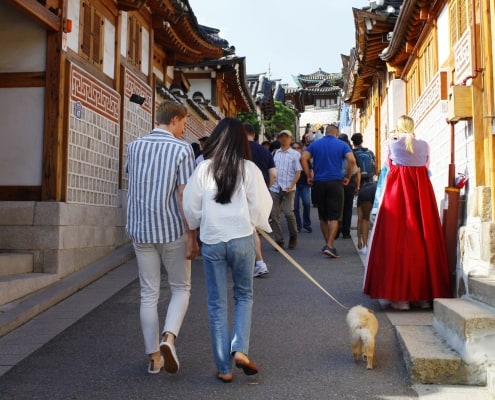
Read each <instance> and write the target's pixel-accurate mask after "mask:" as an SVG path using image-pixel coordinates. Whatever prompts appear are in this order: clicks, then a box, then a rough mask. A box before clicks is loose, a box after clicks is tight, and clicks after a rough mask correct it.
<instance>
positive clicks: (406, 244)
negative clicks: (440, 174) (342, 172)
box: [364, 115, 452, 310]
mask: <svg viewBox="0 0 495 400" xmlns="http://www.w3.org/2000/svg"><path fill="white" fill-rule="evenodd" d="M397 132H398V136H397V137H396V138H394V139H392V140H390V141H389V143H388V154H387V161H386V163H387V164H388V165H387V166H388V168H389V172H388V175H387V178H386V183H385V188H384V192H383V199H382V201H381V204H380V207H379V209H378V214H377V217H376V221H375V224H374V227H373V232H372V237H371V249H370V253H369V257H368V264H367V269H366V274H365V281H364V293H366V294H368V295H369V296H370V297H372V298H375V299H381V300H388V301H389V302H391V304H390V305H391V307H393V308H395V309H401V310H408V309H409V307H410V303H417V304H418V305H419V306H420V307H421V308H429V307H431V301H432V300H433V299H434V298H440V297H451V296H452V290H451V280H450V273H449V267H448V263H447V253H446V248H445V239H444V235H443V230H442V226H441V223H440V217H439V214H438V209H437V203H436V199H435V194H434V192H433V187H432V185H431V182H430V178H429V175H428V167H429V158H430V149H429V145H428V143H426V142H425V141H424V140H418V139H415V137H414V121H413V120H412V119H411V118H410V117H408V116H406V115H403V116H402V117H400V118H399V120H398V122H397Z"/></svg>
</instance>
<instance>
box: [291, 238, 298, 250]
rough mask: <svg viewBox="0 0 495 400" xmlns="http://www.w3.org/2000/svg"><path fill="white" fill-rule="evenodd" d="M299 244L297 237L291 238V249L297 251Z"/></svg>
mask: <svg viewBox="0 0 495 400" xmlns="http://www.w3.org/2000/svg"><path fill="white" fill-rule="evenodd" d="M296 244H297V236H291V237H290V238H289V249H295V248H296Z"/></svg>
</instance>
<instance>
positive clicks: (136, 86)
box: [124, 70, 153, 114]
mask: <svg viewBox="0 0 495 400" xmlns="http://www.w3.org/2000/svg"><path fill="white" fill-rule="evenodd" d="M124 82H125V83H124V86H125V87H124V95H125V98H126V99H129V98H130V97H131V95H132V94H138V95H140V96H142V97H144V98H145V101H144V103H143V105H142V106H141V108H142V109H143V110H144V111H146V112H147V113H148V114H151V112H152V109H151V106H152V100H153V99H152V97H151V95H152V93H153V92H152V91H151V88H150V87H149V86H148V85H147V84H145V83H143V82H142V81H140V80H139V78H138V77H137V76H136V75H134V74H132V73H131V72H129V70H126V71H125V77H124Z"/></svg>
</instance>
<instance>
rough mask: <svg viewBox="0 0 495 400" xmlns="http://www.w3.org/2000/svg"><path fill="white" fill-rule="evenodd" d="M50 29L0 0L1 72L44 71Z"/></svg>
mask: <svg viewBox="0 0 495 400" xmlns="http://www.w3.org/2000/svg"><path fill="white" fill-rule="evenodd" d="M45 60H46V31H45V30H44V29H43V28H42V27H41V26H40V25H39V24H36V23H35V22H34V21H32V20H30V19H28V18H26V17H25V16H24V14H23V13H21V12H19V11H17V9H15V8H13V7H11V6H9V5H7V4H5V1H0V72H20V71H22V72H32V71H36V72H37V71H44V70H45V64H46V63H45Z"/></svg>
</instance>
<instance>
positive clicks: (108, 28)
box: [103, 19, 116, 78]
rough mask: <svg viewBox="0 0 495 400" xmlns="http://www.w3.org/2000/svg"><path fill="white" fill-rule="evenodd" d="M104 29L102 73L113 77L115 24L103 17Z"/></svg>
mask: <svg viewBox="0 0 495 400" xmlns="http://www.w3.org/2000/svg"><path fill="white" fill-rule="evenodd" d="M104 27H105V30H104V37H103V43H104V44H105V45H104V54H103V73H104V74H105V75H108V76H109V77H110V78H114V77H115V41H116V38H115V26H114V25H113V24H112V23H111V22H110V21H109V20H108V19H105V25H104Z"/></svg>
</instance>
